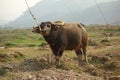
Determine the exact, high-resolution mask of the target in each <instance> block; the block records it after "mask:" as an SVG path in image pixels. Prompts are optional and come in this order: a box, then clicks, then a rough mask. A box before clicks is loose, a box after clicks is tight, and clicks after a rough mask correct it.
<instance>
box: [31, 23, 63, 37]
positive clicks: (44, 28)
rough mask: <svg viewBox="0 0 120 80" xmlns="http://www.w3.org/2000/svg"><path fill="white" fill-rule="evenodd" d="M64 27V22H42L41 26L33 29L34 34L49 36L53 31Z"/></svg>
mask: <svg viewBox="0 0 120 80" xmlns="http://www.w3.org/2000/svg"><path fill="white" fill-rule="evenodd" d="M62 25H64V22H62V21H56V22H50V21H47V22H41V24H40V25H39V26H37V27H33V31H32V32H35V33H41V34H42V35H43V36H48V35H49V34H50V32H51V31H56V30H57V29H58V28H59V27H60V26H62Z"/></svg>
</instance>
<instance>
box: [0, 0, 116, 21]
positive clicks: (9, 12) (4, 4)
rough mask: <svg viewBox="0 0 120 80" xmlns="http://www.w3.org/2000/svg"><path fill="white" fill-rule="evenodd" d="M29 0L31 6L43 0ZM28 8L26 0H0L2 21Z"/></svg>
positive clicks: (0, 17) (0, 19)
mask: <svg viewBox="0 0 120 80" xmlns="http://www.w3.org/2000/svg"><path fill="white" fill-rule="evenodd" d="M27 1H28V4H29V6H33V5H35V4H36V3H37V2H39V1H41V0H27ZM56 1H59V0H56ZM81 1H82V0H81ZM93 1H94V0H92V1H91V4H92V2H93ZM97 1H98V2H109V1H115V0H97ZM88 4H89V3H88ZM93 4H95V3H93ZM83 5H84V4H83ZM26 9H27V6H26V4H25V0H0V23H5V22H9V21H12V20H14V19H16V18H17V17H18V16H20V15H21V14H22V13H23V12H24V11H25V10H26Z"/></svg>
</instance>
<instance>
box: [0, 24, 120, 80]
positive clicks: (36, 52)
mask: <svg viewBox="0 0 120 80" xmlns="http://www.w3.org/2000/svg"><path fill="white" fill-rule="evenodd" d="M86 29H87V32H88V36H89V44H88V48H87V56H88V61H89V63H84V62H83V63H81V64H78V62H77V56H76V54H75V52H74V51H65V52H64V55H63V56H62V58H61V61H60V62H61V64H60V65H56V64H55V63H54V56H53V55H52V52H51V50H50V48H49V45H48V44H47V42H46V41H45V40H44V38H43V37H42V36H41V35H40V34H35V33H32V30H31V29H16V30H0V80H120V26H115V25H114V26H91V27H86ZM103 33H105V34H107V35H109V34H111V35H110V36H109V37H106V36H105V35H104V34H103Z"/></svg>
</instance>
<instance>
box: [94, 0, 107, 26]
mask: <svg viewBox="0 0 120 80" xmlns="http://www.w3.org/2000/svg"><path fill="white" fill-rule="evenodd" d="M94 1H95V3H96V5H97V7H98V9H99V10H100V12H101V14H102V16H103V18H104V21H105V23H106V25H107V26H108V22H107V20H106V18H105V15H104V13H103V11H102V9H101V8H100V6H99V5H98V3H97V0H94Z"/></svg>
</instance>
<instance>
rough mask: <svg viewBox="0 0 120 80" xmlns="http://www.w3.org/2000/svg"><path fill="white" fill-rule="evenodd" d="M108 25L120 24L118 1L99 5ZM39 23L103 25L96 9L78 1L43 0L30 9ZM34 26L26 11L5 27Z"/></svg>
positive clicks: (119, 4)
mask: <svg viewBox="0 0 120 80" xmlns="http://www.w3.org/2000/svg"><path fill="white" fill-rule="evenodd" d="M84 3H85V2H84ZM99 5H100V7H101V9H102V11H103V13H104V15H105V17H106V20H107V21H108V23H110V24H120V20H119V19H120V16H119V14H120V3H118V1H114V2H109V3H101V4H99ZM31 10H32V12H33V14H34V15H35V16H36V17H37V18H38V20H40V21H48V20H50V21H55V20H59V19H60V20H63V21H66V22H83V23H85V24H105V21H104V18H103V16H102V15H101V13H100V11H99V9H98V7H97V6H96V4H95V5H93V6H91V7H90V6H89V5H83V3H81V2H80V1H79V0H74V1H69V0H51V1H50V0H43V1H41V2H39V3H37V4H36V5H35V6H34V7H32V8H31ZM34 24H35V22H34V21H33V19H32V18H31V16H30V14H29V12H28V11H25V12H24V13H23V15H21V16H20V17H19V18H17V19H16V20H15V21H12V22H10V23H8V24H6V25H5V26H6V27H17V28H21V27H22V28H25V27H31V26H33V25H34Z"/></svg>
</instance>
